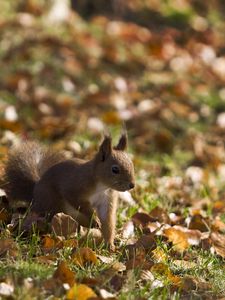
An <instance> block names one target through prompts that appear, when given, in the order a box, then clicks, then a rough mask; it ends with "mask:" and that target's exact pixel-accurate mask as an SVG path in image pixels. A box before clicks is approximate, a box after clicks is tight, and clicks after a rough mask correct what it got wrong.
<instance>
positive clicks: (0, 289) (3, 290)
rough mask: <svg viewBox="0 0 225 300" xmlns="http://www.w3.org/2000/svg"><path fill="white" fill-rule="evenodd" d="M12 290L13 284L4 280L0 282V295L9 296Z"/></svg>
mask: <svg viewBox="0 0 225 300" xmlns="http://www.w3.org/2000/svg"><path fill="white" fill-rule="evenodd" d="M13 292H14V286H13V285H11V284H8V283H5V282H1V283H0V296H3V297H10V296H11V295H12V294H13Z"/></svg>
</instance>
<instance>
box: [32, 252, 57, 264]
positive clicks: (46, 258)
mask: <svg viewBox="0 0 225 300" xmlns="http://www.w3.org/2000/svg"><path fill="white" fill-rule="evenodd" d="M56 259H57V256H56V255H51V254H50V255H42V256H37V257H36V260H37V261H38V262H39V263H42V264H47V265H51V264H55V261H56Z"/></svg>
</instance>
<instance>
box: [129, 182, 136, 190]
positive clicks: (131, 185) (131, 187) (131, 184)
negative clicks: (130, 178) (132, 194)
mask: <svg viewBox="0 0 225 300" xmlns="http://www.w3.org/2000/svg"><path fill="white" fill-rule="evenodd" d="M134 187H135V184H134V183H133V182H130V183H129V189H130V190H131V189H133V188H134Z"/></svg>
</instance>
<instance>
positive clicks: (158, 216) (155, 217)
mask: <svg viewBox="0 0 225 300" xmlns="http://www.w3.org/2000/svg"><path fill="white" fill-rule="evenodd" d="M149 215H150V218H151V219H152V222H155V221H158V222H160V223H165V224H170V218H169V215H168V214H167V212H166V211H165V210H164V209H163V208H161V207H159V206H156V207H155V208H154V209H153V210H151V212H150V213H149Z"/></svg>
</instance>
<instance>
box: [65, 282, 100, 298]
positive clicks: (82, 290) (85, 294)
mask: <svg viewBox="0 0 225 300" xmlns="http://www.w3.org/2000/svg"><path fill="white" fill-rule="evenodd" d="M94 297H97V295H96V294H95V292H94V291H93V290H92V289H91V288H90V287H88V286H87V285H85V284H74V286H73V287H71V289H70V290H69V291H68V292H67V294H66V299H67V300H74V299H76V300H88V299H90V298H94Z"/></svg>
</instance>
